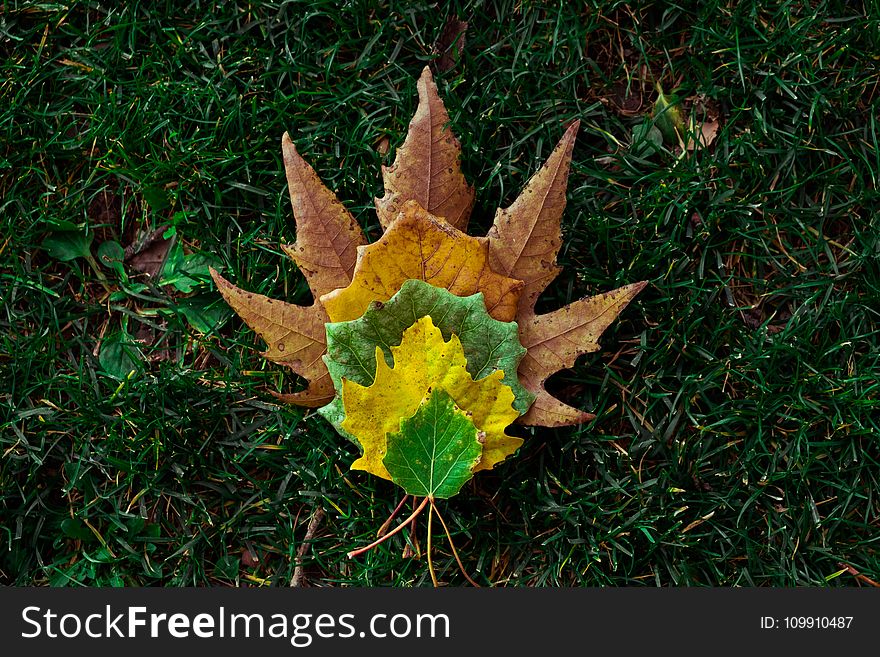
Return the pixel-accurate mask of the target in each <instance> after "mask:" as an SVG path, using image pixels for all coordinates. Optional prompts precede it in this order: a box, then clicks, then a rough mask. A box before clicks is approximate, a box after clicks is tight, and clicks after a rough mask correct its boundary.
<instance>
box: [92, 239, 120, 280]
mask: <svg viewBox="0 0 880 657" xmlns="http://www.w3.org/2000/svg"><path fill="white" fill-rule="evenodd" d="M97 253H98V262H99V263H101V264H102V265H104V266H105V267H107V268H109V269H112V270H113V271H115V272H116V274H117V275H118V276H119V278H120V279H122V280H126V279H127V278H128V277H127V276H126V275H125V266H124V265H123V264H122V263H123V260H125V250H124V249H123V248H122V246H121V245H120V244H119V242H115V241H113V240H109V241H107V242H101V244H100V245H99V246H98V251H97Z"/></svg>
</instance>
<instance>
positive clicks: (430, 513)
mask: <svg viewBox="0 0 880 657" xmlns="http://www.w3.org/2000/svg"><path fill="white" fill-rule="evenodd" d="M426 499H430V500H431V508H430V509H428V572H430V573H431V581H432V582H433V583H434V588H435V589H436V588H438V587H439V586H440V584H439V583H438V582H437V573H435V572H434V561H433V559H431V533H432V532H431V529H432V527H431V521H432V520H433V519H434V512H435V511H436V510H437V507H436V506H434V500H433V499H432V498H426Z"/></svg>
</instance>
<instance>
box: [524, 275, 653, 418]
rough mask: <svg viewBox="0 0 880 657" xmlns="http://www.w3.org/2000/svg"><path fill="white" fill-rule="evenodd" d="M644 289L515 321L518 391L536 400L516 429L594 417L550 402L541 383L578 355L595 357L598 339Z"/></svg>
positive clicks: (622, 289)
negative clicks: (523, 350) (520, 356)
mask: <svg viewBox="0 0 880 657" xmlns="http://www.w3.org/2000/svg"><path fill="white" fill-rule="evenodd" d="M645 285H647V283H646V282H644V281H642V282H640V283H633V284H632V285H625V286H624V287H620V288H617V289H616V290H612V291H611V292H606V293H605V294H597V295H596V296H594V297H585V298H583V299H580V300H579V301H575V302H573V303H570V304H568V305H567V306H565V307H563V308H560V309H559V310H556V311H554V312H552V313H547V314H545V315H534V314H530V315H529V316H526V317H523V318H521V319H520V320H519V340H520V342H522V345H523V346H524V347H525V348H526V350H527V351H526V355H525V356H524V357H523V359H522V361H521V362H520V365H519V377H520V381H521V382H522V384H523V386H525V388H526V389H527V390H529V391H531V392H532V393H534V394H535V396H536V399H535V403H534V404H532V406H531V408H529V410H528V412H526V414H525V415H523V416H522V417H521V418H520V419H519V422H520V423H522V424H528V425H532V426H545V427H558V426H564V425H568V424H579V423H581V422H585V421H586V420H589V419H591V418H592V417H593V416H592V415H591V414H590V413H585V412H584V411H579V410H577V409H576V408H572V407H571V406H568V405H566V404H563V403H562V402H561V401H559V400H558V399H555V398H554V397H552V396H551V395H550V394H549V393H548V392H547V391H546V390H545V389H544V382H545V381H546V380H547V378H548V377H549V376H550V375H552V374H555V373H556V372H558V371H559V370H562V369H565V368H566V367H571V366H572V365H574V362H575V360H576V359H577V357H578V356H580V355H581V354H586V353H589V352H591V351H596V350H597V349H598V348H599V342H598V339H599V336H600V335H601V334H602V332H603V331H604V330H605V329H606V328H607V327H608V326H609V325H610V324H611V322H613V321H614V320H615V319H616V318H617V316H618V315H619V314H620V312H621V311H622V310H623V309H624V308H626V306H627V304H629V302H630V301H632V299H633V298H635V296H636V295H637V294H638V293H639V292H641V290H642V288H644V287H645Z"/></svg>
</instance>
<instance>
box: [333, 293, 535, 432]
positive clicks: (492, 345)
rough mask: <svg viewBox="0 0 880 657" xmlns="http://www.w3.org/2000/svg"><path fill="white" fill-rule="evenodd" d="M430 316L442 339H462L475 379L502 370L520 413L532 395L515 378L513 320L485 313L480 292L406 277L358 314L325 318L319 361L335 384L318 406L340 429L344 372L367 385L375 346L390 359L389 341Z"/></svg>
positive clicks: (517, 355) (521, 351)
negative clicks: (383, 299) (454, 291)
mask: <svg viewBox="0 0 880 657" xmlns="http://www.w3.org/2000/svg"><path fill="white" fill-rule="evenodd" d="M426 315H427V316H430V317H431V319H432V320H433V322H434V325H435V326H437V328H439V329H440V331H441V333H442V334H443V339H444V340H449V338H450V337H451V336H452V334H453V333H454V334H455V335H457V336H458V338H459V340H461V345H462V348H463V349H464V355H465V358H466V359H467V371H468V372H469V373H470V375H471V376H472V377H473V378H474V380H478V379H481V378H483V377H485V376H488V375H489V374H491V373H492V372H494V371H496V370H501V371H503V372H504V378H503V379H502V382H503V383H504V385H506V386H509V387H510V389H511V391H512V392H513V396H514V402H513V407H514V408H515V409H516V410H517V411H519V412H520V414H522V413H525V412H526V411H527V410H528V408H529V406H531V404H532V402H533V401H534V400H535V397H534V395H533V394H532V393H530V392H529V391H528V390H526V389H525V388H524V387H523V386H522V385H521V384H520V382H519V378H518V377H517V373H516V371H517V368H518V367H519V362H520V360H521V359H522V357H523V355H525V353H526V350H525V348H524V347H523V346H522V345H521V344H520V342H519V335H518V333H519V331H518V327H517V325H516V322H500V321H498V320H496V319H494V318H492V317H490V316H489V313H488V312H486V305H485V303H484V301H483V295H482V293H477V294H474V295H471V296H469V297H459V296H456V295H454V294H452V293H451V292H449V291H448V290H446V289H443V288H440V287H435V286H433V285H431V284H430V283H426V282H424V281H421V280H416V279H413V280H409V281H406V282H405V283H404V284H403V286H402V287H401V288H400V291H399V292H398V293H397V294H395V295H394V296H393V297H391V299H389V300H388V301H386V302H385V303H379V302H374V303H372V304H371V305H370V307H369V308H368V309H367V311H366V312H365V313H364V314H363V316H362V317H360V318H358V319H355V320H352V321H350V322H336V323H330V324H327V355H325V356H324V362H325V363H327V369H328V370H329V371H330V377H331V379H332V380H333V385H334V387H335V388H336V393H337V395H336V397H335V398H334V399H333V401H332V402H330V403H329V404H328V405H326V406H324V407H323V408H321V409H319V410H318V412H319V413H320V414H321V415H323V416H324V418H325V419H327V420H328V421H329V422H330V423H331V424H333V426H334V427H336V429H337V430H338V431H339V432H340V433H341V434H342V435H343V436H346V437H347V438H349V439H350V440H351V439H352V438H351V436H349V435H348V434H347V433H346V432H345V431H344V430H343V429H342V421H343V420H344V419H345V411H344V410H343V408H342V379H343V377H344V378H346V379H348V380H350V381H354V382H355V383H359V384H361V385H363V386H368V385H370V384H372V383H373V377H374V376H375V374H376V347H381V349H382V351H383V353H384V354H385V362H386V363H387V364H388V365H389V366H390V365H393V364H394V363H393V360H392V358H391V347H396V346H397V345H399V344H400V340H401V336H402V335H403V332H404V331H405V330H406V329H408V328H409V327H410V326H412V325H413V324H415V322H416V320H417V319H419V318H421V317H425V316H426Z"/></svg>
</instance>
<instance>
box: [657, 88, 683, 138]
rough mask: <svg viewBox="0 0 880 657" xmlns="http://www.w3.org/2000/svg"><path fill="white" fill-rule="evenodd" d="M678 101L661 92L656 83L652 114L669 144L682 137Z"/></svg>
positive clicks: (681, 121)
mask: <svg viewBox="0 0 880 657" xmlns="http://www.w3.org/2000/svg"><path fill="white" fill-rule="evenodd" d="M679 105H680V101H679V100H678V99H677V98H676V97H675V96H667V95H666V94H665V93H663V87H661V86H660V83H659V82H658V83H657V100H656V101H654V109H653V112H652V115H653V117H654V124H655V125H656V126H657V127H658V128H659V129H660V132H661V133H662V135H663V139H664V141H665V142H666V143H667V144H669V145H676V144H678V143H679V142H680V141H681V139H682V138H683V137H684V119H683V118H682V116H681V110H680V109H679Z"/></svg>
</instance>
